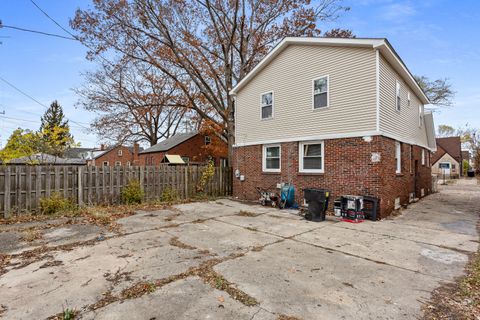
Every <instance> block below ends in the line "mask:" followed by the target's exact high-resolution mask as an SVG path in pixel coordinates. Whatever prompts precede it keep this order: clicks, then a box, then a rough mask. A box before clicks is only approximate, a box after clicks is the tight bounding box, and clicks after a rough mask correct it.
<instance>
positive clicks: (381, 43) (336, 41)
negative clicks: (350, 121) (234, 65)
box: [230, 37, 430, 104]
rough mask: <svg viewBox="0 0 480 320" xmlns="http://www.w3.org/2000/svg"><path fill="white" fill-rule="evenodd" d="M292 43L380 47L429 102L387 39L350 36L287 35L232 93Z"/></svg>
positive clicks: (412, 86) (427, 102) (234, 93)
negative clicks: (352, 37) (307, 36)
mask: <svg viewBox="0 0 480 320" xmlns="http://www.w3.org/2000/svg"><path fill="white" fill-rule="evenodd" d="M291 44H297V45H302V44H303V45H326V46H345V47H366V48H368V47H370V48H373V49H378V50H380V52H381V53H382V54H383V56H384V57H385V59H386V60H387V61H388V62H389V63H390V64H391V65H392V66H393V67H394V68H395V70H396V71H397V72H398V73H399V74H400V75H401V76H402V77H403V79H404V80H405V82H407V84H408V85H409V86H410V87H411V88H412V90H413V91H414V92H415V94H416V95H417V96H418V97H419V98H420V100H421V101H422V103H424V104H429V103H430V101H429V100H428V98H427V96H426V95H425V93H424V92H423V90H422V89H421V88H420V86H419V85H418V83H417V82H416V81H415V79H414V78H413V76H412V74H411V73H410V71H409V70H408V69H407V67H406V66H405V64H404V63H403V61H402V60H401V59H400V57H399V56H398V55H397V54H396V52H395V51H394V50H393V48H392V47H391V45H390V44H389V42H388V40H387V39H356V38H354V39H350V38H301V37H287V38H284V39H283V40H282V41H280V43H279V44H277V46H275V48H273V49H272V50H271V51H270V52H269V53H268V54H267V55H266V56H265V58H263V59H262V61H260V63H259V64H258V65H257V66H255V68H253V70H252V71H250V72H249V73H248V74H247V75H246V76H245V78H243V79H242V80H241V81H240V82H239V83H238V84H237V85H236V86H235V87H234V88H233V89H232V90H230V95H236V94H237V93H238V92H239V91H240V90H241V89H242V88H243V87H244V86H245V85H246V84H247V83H248V82H249V81H250V80H251V79H252V78H254V77H255V76H256V75H257V74H258V73H259V72H260V71H261V70H262V69H263V68H264V67H265V66H266V65H268V63H270V61H272V60H273V59H274V58H275V57H276V56H277V55H278V54H279V53H280V52H282V51H283V49H285V48H286V47H288V46H289V45H291Z"/></svg>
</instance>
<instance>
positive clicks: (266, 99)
mask: <svg viewBox="0 0 480 320" xmlns="http://www.w3.org/2000/svg"><path fill="white" fill-rule="evenodd" d="M260 105H261V109H262V110H261V118H262V119H272V118H273V91H270V92H265V93H262V95H261V96H260Z"/></svg>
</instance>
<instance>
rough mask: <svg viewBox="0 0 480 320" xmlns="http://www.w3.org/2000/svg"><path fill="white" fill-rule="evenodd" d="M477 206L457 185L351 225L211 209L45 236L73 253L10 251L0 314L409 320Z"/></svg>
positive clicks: (187, 207) (0, 280) (454, 255)
mask: <svg viewBox="0 0 480 320" xmlns="http://www.w3.org/2000/svg"><path fill="white" fill-rule="evenodd" d="M462 182H463V181H462ZM479 199H480V186H477V185H476V184H466V183H459V184H457V185H453V186H446V187H441V188H440V192H439V193H438V194H435V195H431V196H429V197H427V198H425V199H423V200H421V201H420V202H418V203H415V204H412V205H411V206H410V207H409V208H408V209H405V210H403V211H402V214H401V215H400V216H398V217H396V218H392V219H387V220H384V221H379V222H370V221H366V222H364V223H361V224H349V223H345V222H339V221H337V220H336V219H334V218H330V219H328V221H326V222H321V223H315V222H307V221H305V220H302V219H301V218H300V217H299V216H297V215H296V214H295V212H294V211H288V210H285V211H279V210H275V209H271V208H266V207H261V206H257V205H248V204H244V203H240V202H235V201H232V200H228V199H221V200H217V201H213V202H201V203H190V204H183V205H177V206H174V207H172V208H168V209H165V210H159V211H153V212H138V213H137V214H135V215H133V216H130V217H127V218H123V219H121V220H119V222H120V223H121V225H122V226H123V232H122V233H121V234H109V233H105V231H102V230H90V231H89V232H87V233H86V235H85V233H81V234H79V235H78V236H79V237H81V241H79V242H76V241H75V240H76V233H75V232H77V231H76V229H75V228H77V229H78V226H77V227H75V225H71V226H67V227H65V226H63V227H61V228H60V229H55V228H50V229H48V230H47V231H45V232H47V233H49V234H50V236H51V237H52V238H55V237H57V238H58V237H62V235H63V238H64V239H63V241H64V243H72V242H73V244H71V245H70V246H53V247H52V249H51V250H50V251H48V252H47V253H46V254H43V255H40V256H37V257H36V258H35V259H34V260H31V261H28V263H25V259H29V257H30V258H31V257H32V254H30V252H33V251H34V250H35V248H31V247H25V246H17V247H15V246H14V247H12V246H10V247H9V249H8V250H7V251H6V252H4V253H6V254H8V255H9V257H10V259H11V260H10V263H9V264H8V266H7V268H6V270H5V271H6V272H5V273H4V274H3V275H1V276H0V305H1V306H0V314H1V316H3V317H4V318H5V319H44V318H48V317H52V316H58V315H60V314H61V313H62V310H64V309H66V308H69V309H74V310H75V311H76V312H77V317H78V318H80V319H399V318H405V319H412V318H415V317H417V316H419V315H420V314H421V312H420V308H421V305H422V303H423V302H425V301H427V300H428V299H429V297H430V293H431V291H432V290H433V289H435V288H436V287H438V286H439V285H441V284H442V283H446V282H450V281H452V280H453V279H454V278H455V277H457V276H460V275H462V273H463V269H464V266H465V264H466V262H467V260H468V253H471V252H475V251H477V249H478V245H479V242H478V239H479V237H478V234H477V229H476V224H477V222H478V219H479V213H480V203H479ZM4 232H6V231H5V230H3V231H2V230H0V236H1V235H2V233H4ZM52 233H53V236H52ZM65 235H67V236H65ZM99 235H100V237H99ZM65 241H66V242H65ZM5 250H6V249H5ZM32 261H33V262H32ZM2 310H3V312H2ZM1 316H0V317H1ZM288 317H291V318H288Z"/></svg>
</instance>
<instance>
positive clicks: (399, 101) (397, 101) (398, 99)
mask: <svg viewBox="0 0 480 320" xmlns="http://www.w3.org/2000/svg"><path fill="white" fill-rule="evenodd" d="M401 105H402V98H401V97H400V82H398V81H397V82H396V86H395V106H396V109H397V111H400V108H401Z"/></svg>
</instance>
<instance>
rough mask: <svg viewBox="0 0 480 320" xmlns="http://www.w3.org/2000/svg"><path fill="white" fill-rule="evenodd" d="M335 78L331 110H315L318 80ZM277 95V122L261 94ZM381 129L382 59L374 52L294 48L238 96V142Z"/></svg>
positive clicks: (236, 130) (360, 49)
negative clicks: (264, 115) (265, 111)
mask: <svg viewBox="0 0 480 320" xmlns="http://www.w3.org/2000/svg"><path fill="white" fill-rule="evenodd" d="M322 76H329V106H328V108H325V109H317V110H313V105H312V99H313V96H312V92H313V88H312V86H313V82H312V81H313V79H316V78H319V77H322ZM269 91H273V94H274V99H273V100H274V106H273V109H274V110H273V119H268V120H262V119H261V114H260V112H261V109H260V95H261V94H262V93H265V92H269ZM375 130H376V59H375V51H374V50H373V49H371V48H348V47H330V46H315V45H291V46H289V47H287V48H286V49H285V50H283V51H282V52H281V53H280V54H279V55H278V56H277V57H276V58H275V59H273V60H272V61H271V62H270V63H269V64H268V65H267V66H266V67H265V68H264V69H263V70H261V71H260V72H259V73H258V74H257V75H256V76H255V77H254V78H253V79H252V80H251V81H250V82H249V83H248V84H246V85H245V87H243V88H242V89H241V90H240V92H239V93H238V95H237V97H236V129H235V132H236V143H237V144H253V143H257V142H259V143H261V142H263V141H271V140H277V141H281V140H282V139H286V138H288V139H290V140H291V139H295V138H303V137H313V136H322V135H332V134H351V133H355V132H371V131H375Z"/></svg>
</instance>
